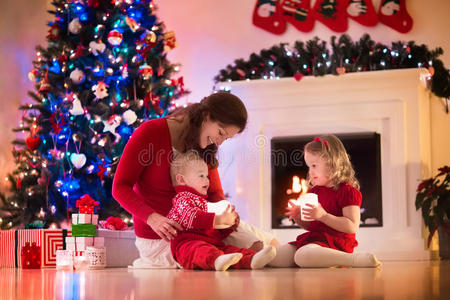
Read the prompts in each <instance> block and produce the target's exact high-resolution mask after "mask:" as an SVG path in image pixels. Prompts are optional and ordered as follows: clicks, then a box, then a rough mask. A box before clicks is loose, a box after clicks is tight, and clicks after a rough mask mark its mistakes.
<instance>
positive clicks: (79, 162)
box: [70, 153, 86, 169]
mask: <svg viewBox="0 0 450 300" xmlns="http://www.w3.org/2000/svg"><path fill="white" fill-rule="evenodd" d="M70 161H71V162H72V164H73V166H74V167H75V168H77V169H80V168H82V167H83V166H84V164H85V163H86V155H84V154H83V153H78V154H77V153H72V154H71V155H70Z"/></svg>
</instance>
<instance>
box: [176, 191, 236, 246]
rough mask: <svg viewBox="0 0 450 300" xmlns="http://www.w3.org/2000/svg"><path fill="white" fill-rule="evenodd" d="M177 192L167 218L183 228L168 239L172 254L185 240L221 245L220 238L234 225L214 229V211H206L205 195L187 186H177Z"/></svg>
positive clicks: (231, 230)
mask: <svg viewBox="0 0 450 300" xmlns="http://www.w3.org/2000/svg"><path fill="white" fill-rule="evenodd" d="M175 190H176V192H177V193H178V194H176V196H175V197H174V198H173V207H172V209H171V210H170V212H169V214H168V215H167V218H169V219H171V220H174V221H176V222H177V223H179V224H180V225H181V226H183V228H184V230H183V231H181V232H178V235H177V236H176V237H175V239H173V240H171V241H170V248H171V251H172V254H174V253H177V251H176V250H177V248H178V247H179V246H180V245H182V244H183V243H184V242H186V241H188V242H189V241H205V242H207V243H210V244H212V245H215V246H223V245H224V244H223V242H222V240H223V239H224V238H226V237H227V236H228V235H230V233H231V232H233V230H235V228H236V226H233V227H230V228H226V229H214V227H213V225H214V217H215V215H216V214H215V213H209V212H208V206H207V201H206V199H205V197H206V195H202V194H200V193H199V192H197V191H196V190H195V189H193V188H191V187H189V186H177V187H175Z"/></svg>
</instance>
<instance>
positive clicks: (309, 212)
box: [303, 203, 327, 221]
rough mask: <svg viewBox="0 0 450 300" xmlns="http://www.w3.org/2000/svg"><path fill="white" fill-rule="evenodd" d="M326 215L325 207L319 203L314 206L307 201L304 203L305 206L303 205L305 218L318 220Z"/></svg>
mask: <svg viewBox="0 0 450 300" xmlns="http://www.w3.org/2000/svg"><path fill="white" fill-rule="evenodd" d="M326 215H327V212H326V211H325V209H323V207H322V205H320V203H318V204H317V205H315V206H314V205H312V204H309V203H307V204H305V207H303V216H305V218H308V219H312V220H318V221H320V219H322V218H323V217H324V216H326Z"/></svg>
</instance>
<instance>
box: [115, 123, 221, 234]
mask: <svg viewBox="0 0 450 300" xmlns="http://www.w3.org/2000/svg"><path fill="white" fill-rule="evenodd" d="M172 156H173V154H172V142H171V139H170V132H169V127H168V126H167V120H166V119H165V118H162V119H153V120H150V121H147V122H145V123H143V124H142V125H141V126H139V128H138V129H136V130H135V132H134V133H133V135H132V136H131V138H130V140H129V141H128V143H127V145H126V146H125V149H124V150H123V153H122V157H121V158H120V162H119V165H118V166H117V171H116V174H115V176H114V181H113V186H112V194H113V196H114V198H115V199H116V200H117V201H118V202H119V203H120V204H121V205H122V207H123V208H124V209H125V210H127V211H128V212H129V213H131V214H132V215H133V222H134V231H135V233H136V236H138V237H142V238H147V239H160V237H159V236H158V235H157V234H156V233H155V232H154V231H153V230H152V229H151V227H150V226H149V225H147V219H148V216H149V215H150V214H151V213H153V212H157V213H159V214H161V215H163V216H166V215H167V213H168V212H169V210H170V208H171V207H172V198H173V197H174V196H175V194H176V192H175V189H174V187H173V186H172V182H171V180H170V163H171V161H172ZM208 175H209V180H210V185H209V189H208V195H209V197H208V201H209V202H217V201H220V200H223V199H225V196H224V194H223V190H222V186H221V183H220V178H219V173H218V171H217V169H210V170H209V174H208Z"/></svg>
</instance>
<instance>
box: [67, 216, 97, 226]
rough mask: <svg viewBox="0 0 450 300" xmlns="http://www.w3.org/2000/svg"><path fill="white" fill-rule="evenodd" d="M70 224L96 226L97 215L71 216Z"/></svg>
mask: <svg viewBox="0 0 450 300" xmlns="http://www.w3.org/2000/svg"><path fill="white" fill-rule="evenodd" d="M72 224H75V225H76V224H94V225H97V224H98V215H94V214H92V215H90V214H72Z"/></svg>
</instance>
